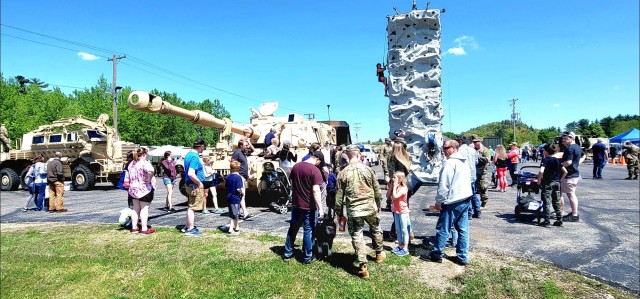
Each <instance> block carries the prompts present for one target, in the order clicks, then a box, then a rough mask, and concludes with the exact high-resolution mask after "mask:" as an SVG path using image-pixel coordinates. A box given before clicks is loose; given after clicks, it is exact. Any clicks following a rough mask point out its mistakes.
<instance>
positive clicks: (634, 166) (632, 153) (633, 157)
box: [622, 141, 640, 180]
mask: <svg viewBox="0 0 640 299" xmlns="http://www.w3.org/2000/svg"><path fill="white" fill-rule="evenodd" d="M622 148H624V152H623V153H622V154H623V155H624V158H625V159H626V160H627V171H628V172H629V176H628V177H627V178H626V179H625V180H631V179H633V180H637V179H638V159H639V158H640V157H638V155H639V154H640V148H638V147H637V146H636V145H635V144H633V143H631V141H625V143H624V145H623V146H622Z"/></svg>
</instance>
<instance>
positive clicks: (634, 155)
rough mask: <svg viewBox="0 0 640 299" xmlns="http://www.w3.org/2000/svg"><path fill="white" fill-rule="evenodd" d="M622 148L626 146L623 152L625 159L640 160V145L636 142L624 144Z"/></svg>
mask: <svg viewBox="0 0 640 299" xmlns="http://www.w3.org/2000/svg"><path fill="white" fill-rule="evenodd" d="M622 148H624V152H623V153H622V154H623V155H624V158H625V159H627V160H628V161H636V160H638V155H640V147H638V146H636V145H635V144H630V145H623V146H622Z"/></svg>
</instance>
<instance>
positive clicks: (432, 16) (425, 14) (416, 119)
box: [387, 9, 444, 185]
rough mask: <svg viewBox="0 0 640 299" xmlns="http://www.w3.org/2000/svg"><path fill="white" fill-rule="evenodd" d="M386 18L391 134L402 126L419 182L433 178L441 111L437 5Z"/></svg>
mask: <svg viewBox="0 0 640 299" xmlns="http://www.w3.org/2000/svg"><path fill="white" fill-rule="evenodd" d="M387 21H388V24H387V36H388V49H389V50H388V52H387V69H388V72H389V79H388V80H389V126H390V130H389V136H391V137H392V138H393V137H394V132H396V131H398V130H399V129H402V130H403V131H404V132H405V136H404V139H405V141H406V142H407V151H408V152H409V154H410V155H411V162H412V163H411V164H412V166H411V168H412V172H413V175H414V177H415V178H417V179H418V180H419V181H420V182H422V183H437V181H438V175H439V172H440V166H441V165H442V161H443V156H442V117H443V116H444V114H443V111H442V92H441V84H440V83H441V82H440V74H441V68H440V10H437V9H435V10H412V11H410V12H407V13H403V14H397V15H392V16H387ZM416 183H417V182H412V184H414V185H415V184H416Z"/></svg>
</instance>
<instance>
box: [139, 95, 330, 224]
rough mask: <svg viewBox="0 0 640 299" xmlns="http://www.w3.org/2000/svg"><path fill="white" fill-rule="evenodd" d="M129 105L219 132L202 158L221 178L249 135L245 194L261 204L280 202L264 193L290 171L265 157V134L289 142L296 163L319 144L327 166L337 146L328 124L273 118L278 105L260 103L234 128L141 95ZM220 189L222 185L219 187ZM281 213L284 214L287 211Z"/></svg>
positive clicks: (294, 116)
mask: <svg viewBox="0 0 640 299" xmlns="http://www.w3.org/2000/svg"><path fill="white" fill-rule="evenodd" d="M128 104H129V107H130V108H132V109H135V110H138V111H142V112H148V113H163V114H171V115H175V116H178V117H181V118H184V119H187V120H189V121H191V122H193V123H194V124H196V125H199V126H203V127H213V128H218V129H220V134H218V135H219V140H218V142H217V144H216V146H215V148H208V149H207V150H205V151H204V152H203V155H208V156H210V157H212V158H213V160H214V162H213V168H214V170H216V171H217V172H218V173H220V174H221V175H222V176H226V175H228V174H229V172H230V170H229V163H230V162H231V155H232V153H233V150H234V149H235V146H236V145H237V141H238V140H239V138H241V137H242V135H244V134H246V135H248V136H249V140H250V142H251V144H252V145H253V146H254V148H255V151H253V152H252V153H250V154H249V155H248V157H247V160H248V163H249V165H248V166H249V176H250V179H249V182H248V183H249V184H248V185H249V187H248V191H249V192H255V191H257V192H258V193H259V194H260V197H261V198H260V199H261V200H263V199H264V200H269V202H283V201H282V200H281V199H276V198H274V197H277V196H275V195H272V194H271V192H267V191H268V190H267V189H268V186H269V185H270V183H269V182H270V181H272V180H270V176H273V175H275V176H279V177H282V176H286V175H287V174H288V172H289V169H283V167H280V164H279V161H276V160H273V159H271V158H269V157H268V156H265V153H266V148H265V145H264V138H265V135H266V133H268V132H269V131H270V130H271V129H272V128H273V129H275V131H276V133H275V136H276V137H277V138H278V139H280V143H281V144H282V142H284V141H285V140H286V141H289V142H291V151H292V152H293V153H294V154H297V155H298V161H300V160H301V159H302V157H303V156H304V155H306V154H307V153H308V146H310V145H311V144H312V143H319V144H320V145H322V148H321V151H322V152H323V154H324V157H325V162H329V145H330V144H335V143H336V132H335V129H334V128H333V127H331V126H329V125H327V124H323V123H319V122H317V121H315V120H307V119H305V118H304V117H303V116H302V115H298V114H293V113H292V114H288V115H286V116H274V115H273V114H274V113H275V111H276V110H277V108H278V103H277V102H272V103H263V104H261V105H260V108H259V111H256V110H255V109H253V108H252V109H251V112H252V114H253V116H252V117H251V119H250V123H249V124H247V125H240V124H236V123H234V122H232V121H231V120H230V119H228V118H224V119H219V118H216V117H215V116H213V115H211V114H209V113H206V112H204V111H199V110H187V109H184V108H180V107H176V106H174V105H172V104H171V103H169V102H167V101H164V100H162V98H161V97H158V96H155V95H152V94H149V93H147V92H144V91H134V92H132V93H131V94H130V95H129V101H128ZM232 137H233V138H232ZM230 141H231V142H230ZM182 181H183V180H181V184H182ZM285 181H286V182H285V185H287V186H288V180H286V178H285ZM221 186H223V185H220V186H219V187H221ZM181 189H182V188H181ZM284 189H288V188H284ZM284 189H283V190H284ZM282 192H286V193H289V194H286V196H285V197H287V196H290V190H284V191H281V193H282ZM183 194H184V193H183ZM267 194H270V195H267ZM281 195H282V194H281ZM283 196H284V195H283ZM285 201H286V200H285ZM272 206H273V205H272ZM276 209H277V207H276ZM283 210H284V211H286V209H283ZM280 211H282V210H280Z"/></svg>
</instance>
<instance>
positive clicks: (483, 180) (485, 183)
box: [476, 171, 489, 204]
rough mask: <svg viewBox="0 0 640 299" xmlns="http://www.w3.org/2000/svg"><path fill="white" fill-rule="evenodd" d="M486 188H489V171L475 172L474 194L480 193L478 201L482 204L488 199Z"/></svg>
mask: <svg viewBox="0 0 640 299" xmlns="http://www.w3.org/2000/svg"><path fill="white" fill-rule="evenodd" d="M487 189H489V172H487V171H484V172H476V194H478V195H480V201H482V203H483V204H486V203H487V202H488V201H489V196H488V195H487Z"/></svg>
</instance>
